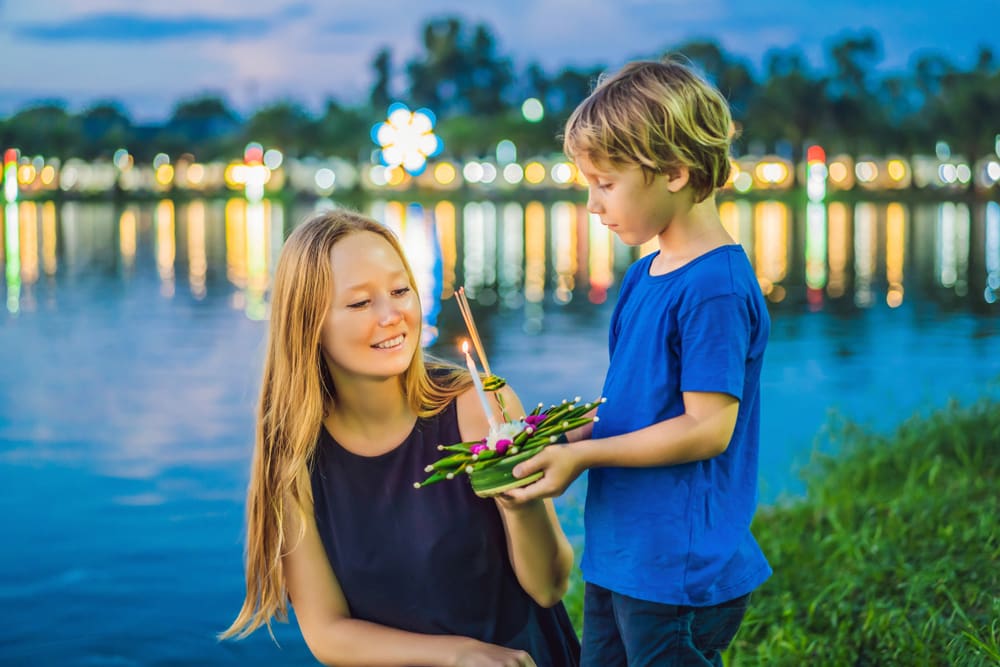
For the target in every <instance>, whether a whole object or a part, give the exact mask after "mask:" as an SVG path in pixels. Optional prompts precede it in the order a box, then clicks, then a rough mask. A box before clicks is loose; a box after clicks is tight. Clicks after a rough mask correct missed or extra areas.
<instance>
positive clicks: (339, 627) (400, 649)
mask: <svg viewBox="0 0 1000 667" xmlns="http://www.w3.org/2000/svg"><path fill="white" fill-rule="evenodd" d="M285 507H286V508H287V510H288V511H287V515H286V522H285V523H286V531H285V535H286V544H289V545H292V546H291V549H290V551H288V552H287V553H285V555H284V556H282V564H283V566H284V571H285V587H286V588H287V590H288V596H289V599H290V600H291V602H292V606H293V607H294V609H295V617H296V619H297V620H298V623H299V628H300V629H301V631H302V637H303V638H304V639H305V641H306V644H307V645H308V646H309V650H310V651H312V654H313V655H314V656H315V657H316V659H317V660H318V661H319V662H321V663H322V664H324V665H335V666H338V667H349V666H354V665H357V666H359V667H361V666H364V667H403V666H405V665H427V666H429V667H437V666H438V665H440V666H441V667H462V666H466V665H468V666H470V667H471V666H476V667H480V666H482V667H507V666H511V667H533V666H534V664H535V663H534V662H532V660H531V658H530V657H529V656H528V654H527V653H525V652H524V651H515V650H512V649H507V648H504V647H502V646H496V645H494V644H487V643H485V642H481V641H478V640H475V639H472V638H469V637H458V636H449V635H424V634H419V633H414V632H406V631H404V630H398V629H396V628H390V627H387V626H384V625H379V624H377V623H370V622H368V621H361V620H357V619H353V618H351V616H350V611H349V609H348V606H347V601H346V600H345V598H344V593H343V591H342V590H341V588H340V584H339V582H338V581H337V577H336V576H335V575H334V572H333V569H332V568H331V567H330V561H329V560H328V559H327V556H326V551H325V550H324V548H323V543H322V541H321V540H320V537H319V531H318V530H317V529H316V522H315V521H314V520H313V518H312V507H308V508H306V517H307V521H306V522H305V530H304V531H303V534H302V536H301V538H300V537H299V526H300V521H299V519H298V517H297V515H296V513H295V511H294V509H293V505H291V504H290V503H289V502H286V505H285Z"/></svg>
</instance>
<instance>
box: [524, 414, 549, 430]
mask: <svg viewBox="0 0 1000 667" xmlns="http://www.w3.org/2000/svg"><path fill="white" fill-rule="evenodd" d="M546 417H548V415H547V414H545V413H544V412H543V413H542V414H540V415H528V416H527V417H525V418H524V422H525V423H526V424H527V425H528V426H531V427H532V428H537V427H538V425H539V424H541V423H542V422H543V421H545V418H546Z"/></svg>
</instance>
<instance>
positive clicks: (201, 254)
mask: <svg viewBox="0 0 1000 667" xmlns="http://www.w3.org/2000/svg"><path fill="white" fill-rule="evenodd" d="M187 247H188V251H187V254H188V284H189V285H190V287H191V294H192V295H193V296H194V298H196V299H201V298H203V297H204V296H205V294H206V292H207V289H206V276H207V274H208V258H207V257H206V253H205V202H203V201H201V200H196V201H193V202H191V203H190V204H189V205H188V207H187Z"/></svg>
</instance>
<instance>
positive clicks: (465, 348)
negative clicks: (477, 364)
mask: <svg viewBox="0 0 1000 667" xmlns="http://www.w3.org/2000/svg"><path fill="white" fill-rule="evenodd" d="M468 353H469V341H467V340H463V341H462V354H468Z"/></svg>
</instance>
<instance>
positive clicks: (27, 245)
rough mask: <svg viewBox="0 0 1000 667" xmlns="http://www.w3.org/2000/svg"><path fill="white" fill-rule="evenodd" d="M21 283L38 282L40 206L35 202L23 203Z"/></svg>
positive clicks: (21, 214) (30, 283) (21, 213)
mask: <svg viewBox="0 0 1000 667" xmlns="http://www.w3.org/2000/svg"><path fill="white" fill-rule="evenodd" d="M20 218H21V225H20V226H21V284H22V285H33V284H35V283H36V282H38V207H37V206H36V205H35V202H31V201H26V202H22V203H21V211H20Z"/></svg>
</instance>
